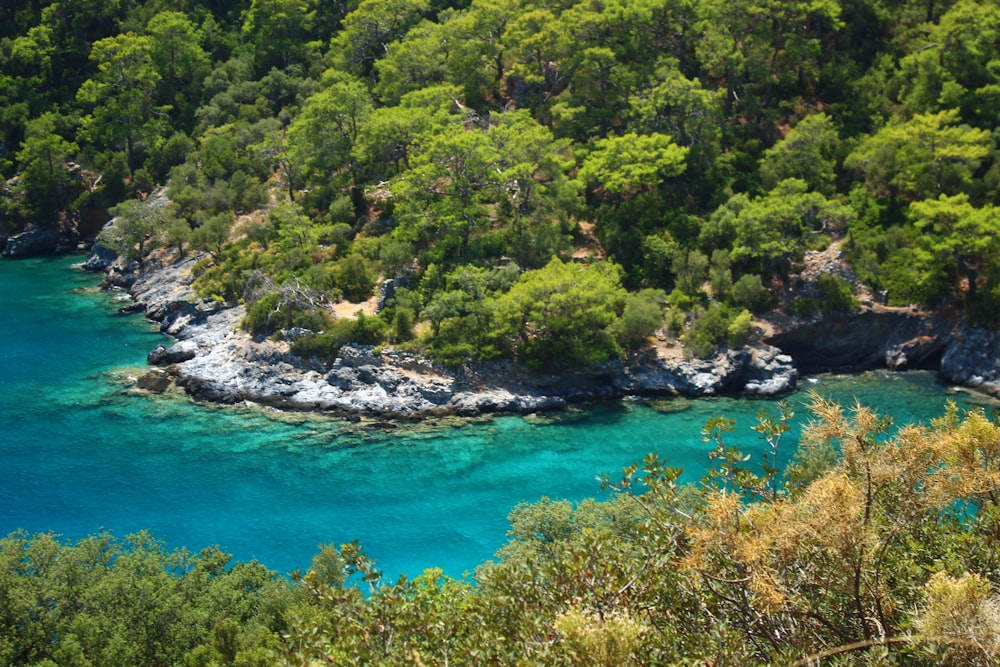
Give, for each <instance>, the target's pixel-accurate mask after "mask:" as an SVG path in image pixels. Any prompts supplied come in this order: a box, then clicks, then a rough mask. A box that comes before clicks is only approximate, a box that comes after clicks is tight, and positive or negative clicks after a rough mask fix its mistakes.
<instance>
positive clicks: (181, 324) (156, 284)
mask: <svg viewBox="0 0 1000 667" xmlns="http://www.w3.org/2000/svg"><path fill="white" fill-rule="evenodd" d="M200 259H201V258H200V257H199V256H197V255H192V256H189V257H186V258H183V259H175V258H173V257H172V256H169V255H159V256H156V257H154V258H150V259H148V260H147V261H146V262H145V263H144V265H143V268H142V269H141V270H140V269H138V267H137V266H135V265H132V266H130V267H128V266H126V265H125V263H124V262H123V260H121V259H114V258H112V257H111V256H110V255H108V254H107V253H105V252H103V251H102V250H101V249H100V248H96V249H95V252H94V253H93V254H92V256H91V258H90V260H89V261H88V262H87V264H86V265H85V268H87V269H89V270H93V271H104V272H105V273H106V283H107V284H108V285H113V286H117V287H121V288H125V289H128V291H129V293H130V294H131V295H132V297H133V299H134V303H135V305H134V307H130V309H132V310H140V311H142V312H144V313H145V315H146V316H147V317H148V318H150V319H152V320H154V321H157V322H159V323H160V329H161V331H162V332H163V333H165V334H168V335H169V336H171V337H173V338H174V339H176V342H175V343H173V344H172V345H170V346H169V347H166V346H159V347H157V348H156V349H154V350H153V351H151V352H150V353H149V361H150V364H151V365H152V366H153V368H152V369H151V370H150V371H149V372H148V373H146V374H145V375H143V376H142V377H140V378H139V381H138V386H139V387H140V388H144V389H149V390H153V391H165V390H166V389H168V388H169V387H170V386H172V385H176V386H178V387H181V388H183V389H184V391H185V392H187V393H188V394H189V395H190V396H192V397H193V398H194V399H196V400H202V401H209V402H215V403H229V404H232V403H242V402H251V403H256V404H261V405H267V406H273V407H277V408H282V409H293V410H310V411H324V412H329V413H333V414H337V415H342V416H357V417H377V418H392V419H418V418H421V417H426V416H444V415H459V416H477V415H485V414H492V413H503V412H507V413H519V414H527V413H533V412H542V411H547V410H558V409H562V408H565V407H567V406H568V405H570V404H574V403H584V402H588V401H597V400H609V399H616V398H624V397H627V396H641V397H665V396H689V397H698V396H714V395H721V394H725V395H753V396H773V395H778V394H782V393H785V392H788V391H791V390H792V389H794V388H795V386H796V382H797V380H798V370H797V369H796V367H795V365H794V363H793V361H792V358H791V357H789V356H787V355H784V354H781V352H780V350H778V349H777V348H776V347H774V346H771V345H766V344H763V343H761V344H756V345H753V346H748V347H745V348H742V349H739V350H728V351H725V352H723V353H720V354H718V355H716V356H715V357H714V358H712V359H707V360H701V359H668V358H665V357H664V356H662V355H661V354H658V353H657V352H656V351H647V352H644V353H641V354H637V355H634V356H633V357H631V358H630V359H628V360H627V361H618V362H612V363H608V364H604V365H602V366H600V367H597V368H593V369H589V370H587V371H578V372H573V373H565V374H558V375H555V374H538V373H530V372H528V371H526V370H524V369H522V368H519V367H517V366H515V365H514V364H511V363H502V362H497V363H486V364H468V365H466V366H463V367H460V368H446V367H443V366H441V365H439V364H435V363H433V362H430V361H428V360H426V359H422V358H419V357H416V356H414V355H412V354H408V353H403V352H397V351H393V350H378V349H376V348H372V347H370V346H360V345H353V346H345V347H344V348H343V349H342V350H341V352H340V355H339V356H338V358H337V359H336V360H334V361H332V362H330V361H328V360H327V361H324V360H320V359H303V358H300V357H297V356H295V355H293V354H291V353H290V352H289V351H288V347H289V346H288V343H286V342H284V341H280V340H274V339H270V338H266V339H261V338H256V339H255V338H254V337H252V336H251V335H250V334H249V333H247V332H245V331H243V330H242V329H240V328H239V323H240V320H241V319H242V318H243V315H244V309H243V307H242V306H236V307H227V306H225V305H223V304H218V303H215V302H212V301H206V300H198V299H197V298H196V297H195V295H194V292H193V291H192V289H191V281H192V277H191V269H192V267H193V266H194V265H195V264H196V263H197V262H198V261H199V260H200Z"/></svg>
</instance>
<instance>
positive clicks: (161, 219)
mask: <svg viewBox="0 0 1000 667" xmlns="http://www.w3.org/2000/svg"><path fill="white" fill-rule="evenodd" d="M110 212H111V214H112V215H113V216H114V219H113V222H112V224H111V226H110V227H108V228H107V229H105V230H104V231H103V232H101V235H100V239H101V241H102V243H104V244H105V245H108V246H109V247H111V248H114V249H115V250H116V251H117V252H118V254H119V255H122V256H123V257H125V258H127V259H130V260H137V261H139V262H140V263H141V262H142V260H143V259H144V258H145V257H146V253H147V252H148V251H149V250H151V249H152V248H153V247H154V246H155V244H156V243H158V242H159V241H160V237H161V236H162V235H163V233H164V232H165V231H166V226H167V222H168V216H167V214H166V211H164V209H163V208H162V207H158V206H150V205H148V204H146V203H144V202H141V201H139V200H138V199H128V200H126V201H123V202H122V203H121V204H118V205H117V206H115V207H114V208H112V209H111V211H110Z"/></svg>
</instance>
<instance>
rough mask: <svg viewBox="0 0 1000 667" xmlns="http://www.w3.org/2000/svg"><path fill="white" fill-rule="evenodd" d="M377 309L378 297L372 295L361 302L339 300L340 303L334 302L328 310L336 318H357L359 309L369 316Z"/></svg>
mask: <svg viewBox="0 0 1000 667" xmlns="http://www.w3.org/2000/svg"><path fill="white" fill-rule="evenodd" d="M377 309H378V297H377V296H373V297H371V298H370V299H368V300H367V301H362V302H361V303H351V302H350V301H341V302H340V303H337V304H334V305H333V306H332V307H331V308H330V311H331V312H332V313H333V316H334V317H336V318H337V319H338V320H356V319H358V311H359V310H360V311H361V312H362V313H364V314H365V316H367V317H371V316H373V315H374V314H375V311H376V310H377Z"/></svg>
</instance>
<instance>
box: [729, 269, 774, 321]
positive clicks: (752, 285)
mask: <svg viewBox="0 0 1000 667" xmlns="http://www.w3.org/2000/svg"><path fill="white" fill-rule="evenodd" d="M732 297H733V302H734V303H736V304H737V305H740V306H743V307H744V308H747V309H749V310H750V311H751V312H754V313H759V312H761V311H762V310H766V309H767V308H768V307H769V306H770V305H771V303H772V302H773V297H772V296H771V293H770V292H769V291H768V290H767V288H766V287H764V283H763V282H762V281H761V279H760V276H759V275H757V274H755V273H745V274H743V275H742V276H740V279H739V280H737V281H736V282H735V283H734V284H733V288H732Z"/></svg>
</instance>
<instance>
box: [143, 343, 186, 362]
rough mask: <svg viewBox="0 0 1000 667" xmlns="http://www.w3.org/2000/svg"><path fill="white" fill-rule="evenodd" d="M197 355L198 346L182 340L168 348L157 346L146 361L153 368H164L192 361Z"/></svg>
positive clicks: (147, 356)
mask: <svg viewBox="0 0 1000 667" xmlns="http://www.w3.org/2000/svg"><path fill="white" fill-rule="evenodd" d="M197 353H198V344H197V343H196V342H194V341H192V340H182V341H179V342H177V343H174V344H173V345H171V346H170V347H169V348H168V347H164V346H163V345H157V346H156V347H155V348H153V349H152V350H151V351H150V353H149V354H148V355H146V360H147V361H148V362H149V363H151V364H153V365H154V366H166V365H168V364H180V363H184V362H185V361H190V360H191V359H194V357H195V355H196V354H197Z"/></svg>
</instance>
